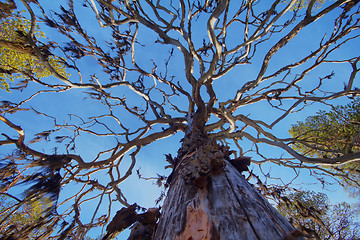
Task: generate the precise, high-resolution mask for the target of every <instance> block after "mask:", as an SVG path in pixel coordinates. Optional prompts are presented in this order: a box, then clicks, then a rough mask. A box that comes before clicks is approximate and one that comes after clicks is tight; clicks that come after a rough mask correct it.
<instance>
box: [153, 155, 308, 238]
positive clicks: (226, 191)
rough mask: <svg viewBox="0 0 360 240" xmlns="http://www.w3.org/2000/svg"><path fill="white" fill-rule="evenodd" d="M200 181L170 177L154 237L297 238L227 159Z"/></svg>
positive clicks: (293, 231)
mask: <svg viewBox="0 0 360 240" xmlns="http://www.w3.org/2000/svg"><path fill="white" fill-rule="evenodd" d="M225 163H226V165H225V166H224V168H223V169H222V170H221V171H220V172H219V171H218V172H217V173H214V174H211V175H209V176H208V177H207V178H206V184H205V186H203V187H199V186H197V185H195V184H192V183H189V182H188V181H186V179H185V178H184V177H182V176H181V174H177V175H176V177H175V178H174V179H173V180H172V183H171V186H170V189H169V192H168V195H167V198H166V199H165V202H164V205H163V208H162V215H161V218H160V221H159V224H158V226H157V230H156V234H155V237H154V239H157V240H167V239H169V240H170V239H171V240H173V239H179V240H180V239H181V240H198V239H209V240H213V239H222V240H224V239H225V240H226V239H229V240H234V239H246V240H249V239H262V240H263V239H269V240H270V239H271V240H274V239H301V238H296V237H297V236H296V235H293V233H295V232H296V234H298V232H297V231H296V230H294V228H293V227H292V226H291V224H290V223H288V222H287V221H286V220H285V218H284V217H283V216H281V215H280V214H279V213H278V212H277V211H276V210H275V209H274V208H273V207H272V206H271V205H270V204H269V202H268V201H267V200H266V199H265V198H264V197H263V196H262V195H261V194H260V193H259V192H258V191H257V190H256V189H255V188H253V187H252V186H251V184H249V183H248V182H247V181H246V180H245V178H244V177H243V176H242V175H241V174H240V173H239V172H238V171H237V170H236V169H235V168H234V167H233V166H232V165H231V164H229V163H228V162H227V161H225Z"/></svg>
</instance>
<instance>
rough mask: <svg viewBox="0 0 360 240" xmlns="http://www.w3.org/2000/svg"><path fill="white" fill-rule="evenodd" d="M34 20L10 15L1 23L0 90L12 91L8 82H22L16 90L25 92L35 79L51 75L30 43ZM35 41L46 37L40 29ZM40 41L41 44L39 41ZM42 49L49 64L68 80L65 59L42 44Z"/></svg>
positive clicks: (49, 45) (4, 17) (11, 13)
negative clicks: (63, 60)
mask: <svg viewBox="0 0 360 240" xmlns="http://www.w3.org/2000/svg"><path fill="white" fill-rule="evenodd" d="M31 27H32V26H31V22H30V20H28V19H26V18H24V17H22V13H21V12H17V13H15V12H10V13H9V14H8V15H4V16H2V17H1V19H0V64H1V65H0V88H1V89H5V90H7V91H9V84H8V82H7V81H6V80H10V81H12V82H13V81H14V79H19V80H21V81H19V82H17V85H16V86H14V87H17V88H20V89H22V88H23V87H25V85H26V84H27V83H28V81H29V79H30V78H31V77H32V76H35V77H36V78H37V79H41V78H43V77H48V76H50V75H51V72H50V71H49V69H48V68H46V67H45V65H44V64H43V63H42V62H41V60H40V59H39V58H38V56H37V55H36V53H35V52H34V50H33V49H32V48H31V45H30V44H29V43H28V40H27V38H28V36H27V34H28V32H29V31H30V28H31ZM33 32H34V40H36V39H41V38H44V37H45V34H44V32H41V31H40V29H39V26H35V29H34V30H33ZM36 41H37V40H36ZM39 48H40V49H41V50H42V51H43V54H44V55H45V56H46V57H47V58H48V62H49V64H50V65H51V66H52V67H53V68H54V69H56V71H57V72H58V73H59V74H61V75H62V76H64V77H68V75H67V73H66V72H65V66H64V64H63V63H62V62H61V59H59V58H57V57H56V56H53V55H51V53H50V52H49V51H50V49H49V48H51V44H48V45H42V44H39Z"/></svg>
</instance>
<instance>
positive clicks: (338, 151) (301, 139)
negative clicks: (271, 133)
mask: <svg viewBox="0 0 360 240" xmlns="http://www.w3.org/2000/svg"><path fill="white" fill-rule="evenodd" d="M289 133H290V134H291V136H292V137H294V138H296V140H297V141H296V142H295V143H294V144H293V145H292V147H293V149H295V150H297V151H298V152H300V153H302V154H303V155H305V156H309V157H318V158H322V157H324V158H333V157H339V156H342V155H344V154H349V153H358V152H359V151H360V98H356V99H354V100H353V101H352V102H351V103H349V104H347V105H345V106H336V107H333V109H332V110H331V111H328V112H326V111H319V112H318V113H317V114H316V115H315V116H310V117H308V118H306V120H305V121H304V122H300V121H299V122H297V124H295V125H293V126H292V127H291V129H290V131H289ZM359 168H360V163H358V162H353V163H348V164H344V165H341V166H335V167H331V168H330V170H331V171H333V172H339V173H345V174H347V175H348V176H347V177H346V178H344V177H340V178H341V179H342V180H343V182H344V184H345V187H346V189H347V190H348V191H349V192H350V193H351V194H352V195H354V196H355V195H357V196H360V189H359V185H358V183H360V172H359Z"/></svg>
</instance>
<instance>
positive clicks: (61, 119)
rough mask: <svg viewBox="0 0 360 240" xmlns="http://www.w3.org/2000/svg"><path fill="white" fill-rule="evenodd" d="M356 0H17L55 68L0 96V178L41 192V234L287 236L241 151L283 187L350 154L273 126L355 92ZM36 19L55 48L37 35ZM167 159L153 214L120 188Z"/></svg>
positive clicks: (350, 158)
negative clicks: (305, 147)
mask: <svg viewBox="0 0 360 240" xmlns="http://www.w3.org/2000/svg"><path fill="white" fill-rule="evenodd" d="M358 2H359V1H356V0H338V1H329V2H325V3H323V4H322V5H321V6H320V8H317V7H316V6H315V4H316V3H317V1H316V0H311V1H309V2H308V4H307V5H305V6H303V5H301V4H302V3H301V1H298V0H291V1H281V0H276V1H272V2H271V3H270V4H269V1H267V0H266V1H262V0H257V1H253V0H248V1H245V0H244V1H229V0H220V1H215V0H214V1H212V0H204V1H182V0H179V1H150V0H149V1H148V0H146V1H128V0H124V1H122V0H120V1H105V0H98V1H94V0H85V1H82V2H80V1H76V2H75V1H71V0H70V1H68V2H67V4H65V3H64V4H61V5H60V4H59V3H58V2H56V3H54V2H52V3H49V1H46V2H41V1H40V2H37V1H25V0H21V5H18V8H20V7H19V6H22V7H23V8H25V9H26V11H27V13H28V15H29V19H30V23H31V27H30V30H29V32H28V33H27V43H28V44H29V46H30V47H31V49H32V51H33V53H34V54H35V55H36V57H37V59H39V61H40V62H41V64H43V65H44V66H45V67H46V69H47V70H48V71H49V72H50V73H51V74H52V77H48V78H43V79H42V80H41V81H40V80H39V79H38V77H37V76H35V75H32V76H31V78H30V79H31V83H30V84H29V86H28V87H26V88H24V89H23V92H22V94H21V95H15V94H10V95H4V96H6V101H3V104H2V107H1V108H2V112H1V115H0V120H1V121H2V122H3V124H2V126H3V128H2V129H4V130H2V132H3V134H2V136H3V139H2V140H1V142H0V144H1V145H2V148H3V149H4V151H5V150H8V151H9V152H11V154H9V156H12V162H11V164H12V166H14V167H16V169H17V170H16V171H14V174H11V176H6V178H10V179H15V178H17V177H18V176H21V178H20V177H19V179H20V180H18V183H19V184H17V185H12V184H10V182H12V181H7V180H6V181H3V182H4V187H3V188H2V189H5V190H3V191H4V193H8V194H14V196H15V195H16V194H18V193H19V191H23V190H24V188H27V187H29V189H28V190H26V195H25V196H26V197H25V200H27V199H31V198H32V197H34V196H36V195H37V194H39V193H40V194H48V195H49V194H50V195H49V196H50V197H51V198H52V200H53V201H54V204H55V206H56V211H53V212H51V213H49V214H48V215H47V216H48V217H47V218H46V219H47V221H50V222H51V224H54V227H52V228H51V229H49V230H48V232H47V234H49V236H48V237H47V238H48V239H51V238H55V239H65V238H66V237H69V238H72V239H84V238H85V236H86V235H88V236H89V235H92V234H94V233H93V232H92V231H96V236H98V235H99V233H101V235H104V237H103V239H111V238H113V237H115V236H116V235H117V234H118V233H119V232H121V231H122V230H124V229H126V228H127V227H129V226H131V227H132V231H131V232H132V233H131V236H130V239H134V238H136V237H138V236H143V237H144V236H146V237H147V238H151V237H152V238H154V239H206V238H208V239H212V238H214V239H219V238H220V239H262V238H269V239H281V238H290V239H291V238H296V237H299V238H300V236H301V235H302V233H301V232H299V231H296V230H294V228H293V227H292V226H291V225H290V224H289V223H288V222H287V221H286V220H285V219H284V218H283V217H282V216H281V215H280V214H279V213H278V212H276V211H275V209H274V208H272V207H271V206H270V204H269V203H268V202H267V201H266V200H265V199H264V198H263V197H262V196H261V194H260V193H259V192H258V191H257V190H256V189H255V188H254V187H253V186H252V185H250V184H249V183H248V182H247V180H246V179H245V178H244V177H243V176H242V174H241V173H242V172H246V171H247V170H248V165H249V164H250V161H251V166H252V168H254V169H253V170H252V171H258V172H259V173H260V174H262V178H264V179H265V180H266V181H273V180H274V178H277V179H279V181H278V183H279V184H281V183H282V185H287V184H288V183H289V182H290V183H291V182H292V180H293V178H295V177H297V176H301V172H300V170H302V169H304V170H306V171H307V173H310V174H311V176H314V177H315V178H317V179H318V180H320V181H321V183H323V184H324V185H326V184H327V183H328V180H329V178H325V177H335V176H339V173H336V174H334V173H333V172H332V171H328V170H326V169H325V168H323V166H339V165H343V164H349V163H354V162H356V161H358V159H359V156H360V155H359V153H356V152H347V153H343V154H340V155H339V156H338V155H335V156H333V157H323V156H320V157H317V156H316V157H312V156H308V155H306V154H302V152H301V151H297V150H296V149H294V148H292V146H294V144H295V145H296V144H300V143H302V140H301V139H298V138H294V137H290V136H288V134H287V133H286V132H284V129H289V128H288V123H289V122H287V121H286V119H288V121H294V119H293V117H295V118H296V117H298V116H299V115H301V113H304V111H301V110H303V109H306V110H307V111H306V114H309V112H312V111H313V110H314V109H319V108H323V107H324V106H325V107H328V106H329V104H331V103H333V102H334V101H346V100H347V96H353V95H357V94H358V93H359V90H358V89H357V88H356V86H357V81H356V78H357V73H358V67H357V64H358V61H359V59H360V57H359V55H358V53H357V51H354V46H357V45H358V43H359V35H358V33H357V31H356V30H358V29H359V21H360V20H359V4H358ZM40 22H41V23H44V24H42V25H41V26H40V28H41V30H42V31H43V32H45V33H46V36H49V37H50V36H51V39H52V40H53V41H55V39H56V43H55V44H51V43H52V42H51V41H44V43H39V42H37V41H36V39H35V27H34V26H36V24H37V23H40ZM45 24H46V26H45ZM98 25H100V27H101V29H100V28H98V27H97V26H98ZM308 36H311V38H308ZM308 39H310V40H308ZM48 45H50V46H54V48H51V50H50V52H51V54H54V55H56V56H61V59H63V64H64V65H65V66H66V67H67V70H68V71H69V72H70V73H71V78H67V77H66V76H64V75H62V74H61V73H60V72H59V71H57V69H55V68H54V67H53V66H52V65H51V64H50V60H49V58H48V57H47V53H48V52H46V51H44V46H48ZM290 53H291V54H290ZM344 81H345V84H346V88H345V89H344V88H343V83H344ZM50 103H51V105H49V104H50ZM292 113H294V114H292ZM34 119H36V122H35V123H34ZM29 124H30V125H29ZM25 132H26V137H25ZM28 136H31V137H30V139H32V140H30V141H29V139H27V137H28ZM162 139H167V140H166V141H164V140H162ZM171 139H172V140H173V141H175V142H176V143H177V145H176V146H174V145H172V144H171V143H172V142H173V141H170V140H171ZM41 140H43V141H42V142H41ZM157 144H158V145H157ZM159 145H161V146H160V147H159ZM310 147H311V146H310ZM150 149H152V151H150ZM164 151H166V152H164ZM154 152H159V153H158V155H157V157H155V158H150V157H151V154H154ZM170 153H172V154H170ZM164 154H166V156H164ZM245 155H246V156H245ZM250 157H251V159H250ZM161 160H163V161H161ZM165 160H166V161H167V162H166V161H165ZM9 164H10V163H9ZM270 164H272V166H275V165H277V166H281V167H287V168H288V169H292V170H293V172H294V175H293V176H290V180H289V179H288V180H286V178H289V176H285V175H281V176H280V175H279V176H277V175H276V174H275V175H274V173H270V172H268V171H267V168H268V166H269V165H270ZM167 165H169V168H168V169H169V170H170V169H171V168H172V172H169V171H167V172H164V171H163V170H162V171H163V172H160V174H159V175H158V176H157V177H156V178H157V180H158V183H161V182H162V183H164V185H165V186H169V187H168V189H167V190H166V191H167V192H166V194H165V193H164V195H166V198H165V199H164V200H163V201H162V200H161V199H159V202H160V203H161V204H162V208H161V214H159V210H158V209H157V208H148V207H149V206H143V204H142V202H144V199H145V198H149V196H145V197H143V198H141V197H137V198H131V197H129V195H131V193H133V192H134V189H132V191H129V187H130V186H132V185H131V184H130V183H132V182H131V181H132V180H133V173H134V172H135V169H136V168H139V167H140V166H142V167H143V168H141V169H140V170H138V176H141V177H142V178H147V176H145V177H144V174H143V173H142V171H143V170H142V169H144V168H145V167H148V168H156V170H157V167H158V166H161V167H165V166H167ZM6 166H8V165H6ZM6 166H3V169H5V168H6ZM257 166H259V167H258V168H257V169H255V167H257ZM159 169H160V168H159ZM283 172H286V173H287V172H289V171H283ZM153 174H154V175H155V173H153ZM162 175H166V176H162ZM324 175H325V177H324ZM340 175H341V177H351V176H347V175H346V174H345V173H344V174H340ZM252 176H253V174H252V173H248V174H247V177H248V178H251V177H252ZM250 180H251V179H250ZM20 183H23V184H20ZM25 183H26V184H28V185H24V184H25ZM139 189H141V188H139ZM143 189H144V188H142V190H143ZM135 190H138V188H136V189H135ZM136 192H137V194H139V195H140V194H141V192H139V191H136ZM144 207H146V208H144ZM84 209H85V211H84ZM158 218H159V220H158ZM55 226H56V227H55Z"/></svg>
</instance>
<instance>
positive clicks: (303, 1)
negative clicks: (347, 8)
mask: <svg viewBox="0 0 360 240" xmlns="http://www.w3.org/2000/svg"><path fill="white" fill-rule="evenodd" d="M310 1H311V0H298V1H297V2H296V3H295V4H294V7H293V8H294V10H295V9H304V8H307V7H308V6H309V3H310ZM324 2H325V0H316V1H315V3H314V7H315V8H320V7H321V5H322V4H323V3H324Z"/></svg>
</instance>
